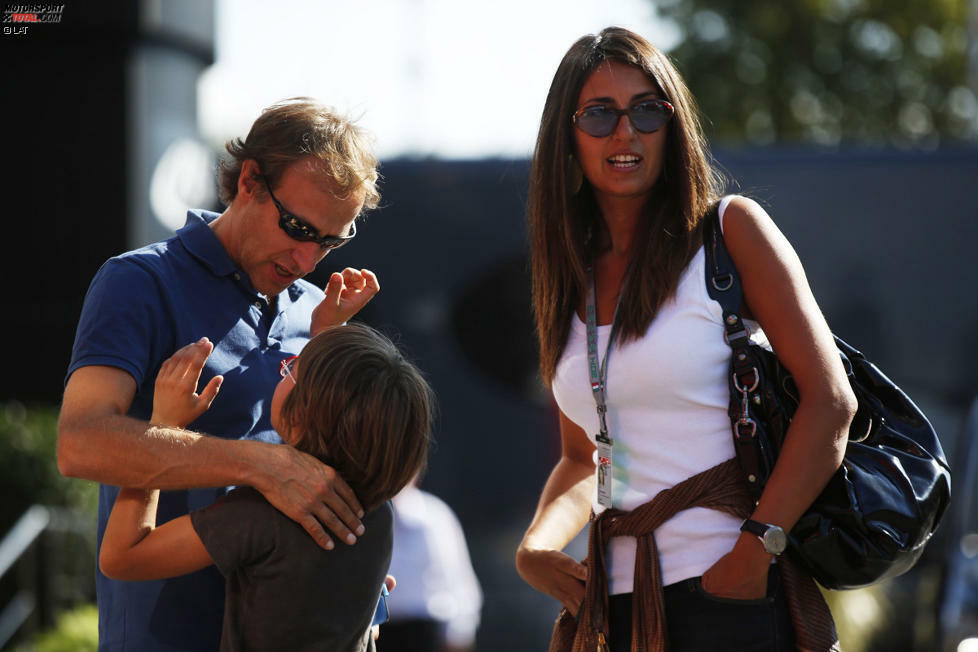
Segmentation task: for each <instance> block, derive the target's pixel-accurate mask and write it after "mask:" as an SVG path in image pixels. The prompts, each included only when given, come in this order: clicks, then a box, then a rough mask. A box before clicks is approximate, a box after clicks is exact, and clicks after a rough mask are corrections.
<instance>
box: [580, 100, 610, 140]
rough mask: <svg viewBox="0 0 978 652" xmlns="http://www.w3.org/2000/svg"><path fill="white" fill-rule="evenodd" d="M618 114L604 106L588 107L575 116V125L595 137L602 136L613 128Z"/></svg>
mask: <svg viewBox="0 0 978 652" xmlns="http://www.w3.org/2000/svg"><path fill="white" fill-rule="evenodd" d="M618 118H619V115H618V114H617V113H615V112H614V111H609V110H608V109H606V108H604V107H596V108H593V109H588V110H587V111H585V112H584V113H581V114H579V115H578V116H577V126H579V127H580V128H581V131H583V132H584V133H586V134H587V135H589V136H594V137H595V138H604V137H605V136H607V135H608V134H610V133H611V132H612V131H614V130H615V125H617V124H618Z"/></svg>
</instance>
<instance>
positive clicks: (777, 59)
mask: <svg viewBox="0 0 978 652" xmlns="http://www.w3.org/2000/svg"><path fill="white" fill-rule="evenodd" d="M18 6H23V5H15V4H12V3H6V4H5V5H4V8H5V13H4V18H5V22H4V23H3V34H2V36H0V53H2V57H3V59H2V60H3V62H4V64H5V68H6V70H7V71H8V72H7V74H6V75H5V79H4V90H3V102H2V109H0V111H2V114H0V115H2V116H3V122H2V124H3V125H6V128H5V129H4V131H3V136H2V141H0V142H2V151H3V158H4V170H5V173H4V174H3V177H2V179H3V181H2V187H3V190H4V192H3V201H2V204H0V206H2V207H3V208H2V209H3V212H4V214H5V215H6V218H5V219H4V234H3V236H2V237H0V247H2V254H3V255H2V258H0V260H2V261H3V270H4V278H6V279H7V282H8V283H9V284H10V287H9V288H8V291H9V292H11V295H9V301H7V302H6V303H5V307H4V308H3V319H2V328H3V331H2V333H3V341H4V342H5V346H4V352H3V355H4V358H5V362H4V365H3V368H4V371H5V373H4V374H2V376H0V495H2V498H0V536H3V537H4V538H3V539H2V543H0V573H2V577H0V647H6V648H10V649H44V650H58V649H65V650H69V649H70V650H76V649H86V648H87V649H92V648H90V646H91V645H92V641H93V632H94V622H95V621H94V618H95V617H94V613H93V609H92V608H91V606H88V605H90V604H91V603H92V602H93V601H94V588H93V584H94V583H93V573H94V569H93V555H94V552H93V549H92V548H93V543H92V538H93V533H94V495H95V490H94V485H92V484H91V483H86V482H81V481H69V480H66V479H64V478H62V477H61V476H60V475H59V474H58V472H57V468H56V466H55V462H54V441H55V423H56V418H57V409H58V403H59V400H60V395H61V392H62V389H63V380H64V379H63V375H64V371H65V369H66V368H67V364H68V359H69V356H70V351H71V343H72V338H73V336H74V327H75V324H76V321H77V318H78V316H79V313H80V310H81V305H82V301H83V298H84V294H85V291H86V289H87V287H88V283H89V281H90V279H91V277H92V276H93V274H94V273H95V271H96V270H97V269H98V267H99V266H100V265H101V263H102V262H103V261H104V260H105V259H107V258H108V257H110V256H113V255H115V254H118V253H120V252H122V251H124V250H127V249H130V248H133V247H136V246H140V245H142V244H146V243H148V242H152V241H155V240H158V239H162V238H165V237H168V236H169V235H171V234H172V233H173V231H174V230H175V229H176V228H179V226H182V224H183V221H184V215H185V211H186V209H187V207H190V206H193V207H207V208H213V209H218V210H219V205H218V204H217V195H216V190H215V184H214V172H215V165H216V161H217V158H218V157H219V156H220V155H221V153H222V151H223V144H224V142H225V141H227V140H228V139H229V138H232V137H235V136H244V135H245V134H246V133H247V130H248V128H249V127H250V125H251V123H252V121H253V120H254V119H255V117H257V115H258V114H259V113H260V111H261V109H262V108H263V107H265V106H267V105H269V104H271V103H273V102H275V101H276V100H279V99H282V98H285V97H290V96H296V95H310V96H314V97H316V98H318V99H321V100H323V101H325V102H326V103H329V104H333V105H334V106H336V107H337V108H338V109H340V110H341V111H343V112H347V113H349V114H351V115H353V116H357V117H358V118H359V121H360V123H361V124H362V125H363V126H365V127H367V128H368V129H369V130H371V131H372V132H373V133H374V134H375V136H376V150H377V152H378V154H379V155H380V157H381V161H382V168H381V172H382V174H383V177H384V179H383V184H382V187H381V190H382V193H383V197H384V199H383V208H382V209H381V210H379V211H376V212H374V213H372V214H371V215H369V216H368V218H367V220H366V221H365V222H364V224H363V225H362V226H361V228H360V233H359V236H358V238H357V245H356V246H354V247H348V248H344V249H342V250H340V251H337V252H336V253H334V254H332V255H330V256H329V257H327V258H326V259H325V261H324V262H323V263H322V265H321V266H320V268H319V269H318V270H317V271H316V272H315V274H314V278H313V280H314V282H318V283H320V284H322V283H323V282H324V281H325V279H326V278H327V277H328V275H329V273H330V272H332V271H334V270H337V269H342V268H343V267H345V266H347V265H353V266H356V267H368V268H370V269H373V270H374V271H376V272H377V273H378V275H379V277H380V279H381V283H382V287H383V292H382V293H381V295H380V296H378V298H377V299H376V300H374V301H373V302H372V303H371V304H370V305H369V306H368V308H367V309H366V310H365V311H364V313H363V314H362V318H363V320H365V321H367V322H369V323H371V324H373V325H374V326H376V327H378V328H380V329H382V330H384V331H385V332H387V333H388V334H390V335H392V336H393V337H394V338H395V339H396V340H397V341H398V342H399V343H400V344H401V346H402V347H403V348H404V349H405V350H406V351H407V352H408V353H409V355H410V356H411V357H412V358H414V359H415V360H416V361H417V363H418V364H419V366H420V367H421V368H423V369H424V370H425V371H426V372H427V374H428V375H429V378H430V379H431V381H432V384H433V385H434V387H435V389H436V391H437V392H438V396H439V402H440V415H439V420H438V423H437V425H436V439H437V444H436V447H435V449H434V450H433V454H432V457H431V464H430V469H429V471H428V474H427V476H426V477H425V478H424V479H423V481H422V487H423V488H424V489H426V490H427V491H429V492H431V493H432V494H435V495H436V496H438V497H440V498H441V499H442V500H443V501H445V502H446V503H447V504H448V505H449V506H450V507H451V508H452V509H453V510H454V511H455V513H456V514H457V515H458V518H459V520H460V522H461V525H462V527H463V530H464V533H465V536H466V538H467V541H468V545H469V550H470V553H471V558H472V564H473V566H474V568H475V572H476V575H477V576H478V578H479V582H480V583H481V586H482V591H483V594H484V605H483V608H482V613H481V625H480V627H479V629H478V633H477V638H476V644H475V647H476V648H477V649H479V650H499V649H508V650H512V651H513V652H517V651H520V650H540V649H545V646H546V645H547V641H548V640H549V633H550V629H551V626H552V621H553V618H554V617H555V616H556V613H557V610H558V609H557V605H556V603H555V602H553V601H552V600H550V599H549V598H547V597H545V596H542V595H539V594H537V593H535V592H534V591H533V590H532V589H530V588H529V586H527V585H526V584H524V583H523V582H522V581H521V580H520V578H519V577H518V575H517V574H516V571H515V569H514V566H513V555H514V551H515V549H516V546H517V544H518V542H519V540H520V538H521V536H522V533H523V530H524V528H525V527H526V525H527V524H528V523H529V521H530V518H531V517H532V514H533V511H534V508H535V504H536V500H537V497H538V495H539V491H540V489H541V488H542V486H543V483H544V481H545V479H546V477H547V475H548V473H549V471H550V469H551V468H552V466H553V464H554V463H555V462H556V459H557V457H558V454H559V437H558V433H557V427H556V418H555V408H554V407H553V404H552V402H551V399H550V398H549V396H548V394H547V393H546V392H545V391H544V389H543V388H542V386H541V384H540V381H539V377H538V375H537V372H536V353H535V341H534V334H533V326H532V320H531V315H530V303H529V290H528V280H529V277H528V270H527V262H526V253H527V246H526V238H525V228H524V204H525V199H526V192H527V175H528V170H529V157H530V156H531V154H532V150H533V146H534V141H535V137H536V129H537V126H538V121H539V116H540V113H541V111H542V108H543V102H544V99H545V96H546V93H547V90H548V88H549V85H550V80H551V77H552V75H553V72H554V71H555V70H556V66H557V64H558V62H559V60H560V58H561V56H562V55H563V54H564V52H565V51H566V50H567V48H568V47H569V46H570V44H571V43H572V42H573V41H574V40H575V39H576V38H577V37H579V36H580V35H582V34H585V33H590V32H596V31H598V30H600V29H601V28H603V27H605V26H607V25H610V24H617V25H622V26H624V27H628V28H630V29H633V30H635V31H638V32H640V33H642V34H644V35H646V36H647V37H648V38H649V39H650V40H652V41H653V42H654V43H656V44H657V45H658V46H659V47H661V48H662V49H664V50H667V51H668V52H670V54H671V55H672V56H673V58H674V60H675V61H676V63H677V66H678V67H679V69H680V71H681V72H682V73H683V75H684V76H685V78H686V81H687V83H688V85H689V86H690V88H691V89H692V91H693V93H694V95H695V96H696V97H697V99H698V101H699V103H700V107H701V109H702V110H703V113H704V114H705V117H706V120H705V127H706V130H707V133H708V136H709V138H710V140H711V142H712V144H713V150H714V155H715V157H716V159H717V161H718V162H719V164H720V165H721V166H722V167H723V168H724V169H725V170H726V171H727V173H728V175H729V176H730V178H731V179H732V180H733V183H731V186H730V190H731V191H735V192H741V193H744V194H748V195H750V196H752V197H754V198H756V199H758V200H759V201H760V202H761V203H762V204H763V205H764V206H766V207H767V209H768V210H769V212H770V213H771V214H772V216H773V217H774V218H775V220H776V221H777V222H778V224H779V225H780V226H781V228H782V229H783V231H784V232H785V233H786V235H787V236H788V238H789V239H790V240H791V241H792V243H793V244H794V245H795V247H796V249H797V250H798V252H799V255H800V256H801V259H802V261H803V263H804V264H805V267H806V270H807V272H808V275H809V280H810V282H811V284H812V287H813V289H814V291H815V295H816V298H817V299H818V300H819V303H820V305H821V307H822V309H823V311H824V312H825V314H826V315H827V317H828V320H829V323H830V325H831V326H832V328H833V330H835V332H836V333H838V334H839V335H840V336H842V337H843V338H845V339H846V340H848V341H850V342H852V343H853V344H855V345H856V346H857V347H859V348H861V349H862V350H863V351H864V352H865V353H866V354H867V355H868V357H870V359H873V360H874V361H876V362H877V364H878V365H879V366H880V367H881V368H883V369H884V370H885V371H886V372H887V373H888V375H890V376H891V377H892V378H893V379H894V380H895V381H896V382H897V383H898V384H900V385H901V386H902V387H903V388H904V389H905V390H906V391H907V392H908V393H909V394H910V395H911V396H912V397H913V398H914V399H915V401H916V402H917V403H918V404H919V405H920V406H921V407H922V408H923V410H924V412H925V413H926V414H928V416H929V417H930V418H931V420H932V421H933V423H934V425H935V427H936V429H937V431H938V432H939V433H940V435H941V438H942V441H943V443H944V447H945V451H946V452H947V454H948V457H949V458H950V459H951V461H952V468H953V471H954V483H955V485H954V490H955V496H954V502H953V504H952V510H951V511H952V513H951V514H949V515H948V517H947V518H946V519H945V522H944V524H943V525H942V526H941V528H940V529H939V531H938V533H937V535H936V536H935V538H934V540H933V541H932V543H931V544H930V546H929V547H928V549H927V552H926V554H925V556H924V558H923V559H922V561H921V562H920V564H919V565H918V566H917V567H916V568H915V569H914V570H913V571H911V572H910V573H908V574H907V575H905V576H903V577H900V578H896V579H895V580H891V581H889V582H886V583H883V584H880V585H877V586H874V587H871V588H869V589H862V590H858V591H849V592H842V593H833V594H832V595H831V596H830V600H831V601H832V604H833V611H834V613H835V616H836V619H837V621H838V624H839V627H840V630H841V634H842V641H843V643H844V645H845V646H846V649H849V650H962V652H964V651H966V650H969V649H976V648H975V647H969V646H978V639H976V638H974V637H978V522H976V521H978V517H976V509H975V507H974V505H973V502H972V500H973V493H974V491H975V488H976V482H978V481H976V470H978V447H976V446H975V444H974V441H975V439H976V438H978V413H976V412H973V411H972V410H973V408H972V405H973V401H974V399H975V396H976V395H978V339H976V336H978V301H976V297H978V295H976V291H975V287H976V286H978V266H976V265H975V243H976V242H978V202H976V200H975V196H974V195H973V194H972V193H973V192H974V189H975V186H976V182H978V0H932V1H930V2H926V3H923V2H917V1H914V0H810V1H806V2H802V1H800V0H788V1H784V0H757V1H750V2H747V1H744V0H666V1H662V2H652V1H651V0H618V1H616V2H615V3H603V2H584V1H571V0H563V1H560V0H539V1H535V2H525V1H524V2H518V1H517V0H496V1H495V2H492V3H468V2H458V1H457V0H456V1H451V0H401V1H398V0H373V1H371V2H369V3H352V2H338V1H336V0H324V1H322V2H313V1H312V0H280V1H279V2H276V3H274V5H273V4H272V3H268V2H258V1H257V0H237V1H235V0H105V1H103V2H100V3H88V2H80V1H75V2H68V3H66V4H63V5H37V7H41V8H42V9H43V11H42V12H41V13H42V14H44V15H47V16H50V17H52V18H51V19H49V20H46V21H45V22H36V23H34V22H31V23H22V22H17V23H15V22H13V21H12V20H11V19H10V15H11V13H12V12H16V11H20V9H18ZM32 6H33V5H31V6H28V8H30V7H32ZM59 7H60V10H59V9H58V8H59ZM55 17H56V18H57V20H54V18H55ZM969 411H971V412H970V414H971V417H970V421H969ZM571 548H572V552H573V554H576V555H577V556H583V555H584V552H585V551H584V546H583V544H582V543H581V541H577V542H575V543H574V544H572V546H571ZM962 641H963V642H962Z"/></svg>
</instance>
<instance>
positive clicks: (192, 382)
mask: <svg viewBox="0 0 978 652" xmlns="http://www.w3.org/2000/svg"><path fill="white" fill-rule="evenodd" d="M213 349H214V345H213V344H212V343H211V342H210V341H209V340H208V339H207V338H206V337H202V338H200V339H199V340H198V341H196V342H194V343H193V344H188V345H187V346H185V347H183V348H182V349H180V350H179V351H177V352H176V353H174V354H173V355H172V356H170V357H169V358H167V359H166V360H165V361H164V362H163V364H162V365H161V366H160V373H159V374H157V376H156V390H155V393H154V394H153V416H151V417H150V423H155V424H157V425H161V426H177V427H180V428H182V427H184V426H186V425H187V424H188V423H190V422H192V421H193V420H194V419H196V418H197V417H199V416H200V415H202V414H203V413H204V412H206V411H207V408H209V407H210V406H211V403H213V402H214V398H215V397H216V396H217V392H218V391H219V390H220V389H221V383H222V382H224V377H223V376H214V377H213V378H211V379H210V381H209V382H208V383H207V386H206V387H204V389H203V391H202V392H201V393H200V394H198V393H197V383H198V381H200V372H201V370H202V369H203V368H204V362H205V361H206V360H207V356H209V355H210V354H211V351H212V350H213Z"/></svg>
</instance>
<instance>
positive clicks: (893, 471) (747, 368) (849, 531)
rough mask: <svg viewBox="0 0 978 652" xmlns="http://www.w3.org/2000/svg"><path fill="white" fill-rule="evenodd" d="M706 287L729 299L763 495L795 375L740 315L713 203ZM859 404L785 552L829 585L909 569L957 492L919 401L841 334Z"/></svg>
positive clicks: (740, 406) (735, 388)
mask: <svg viewBox="0 0 978 652" xmlns="http://www.w3.org/2000/svg"><path fill="white" fill-rule="evenodd" d="M703 228H704V231H703V239H704V244H705V247H706V288H707V291H708V292H709V294H710V296H711V297H712V298H713V299H715V300H716V301H717V302H719V303H720V305H721V306H722V307H723V319H724V328H725V333H724V339H725V340H726V341H727V344H729V345H730V348H731V357H730V373H729V384H730V407H729V409H728V413H729V415H730V421H731V423H732V425H733V440H734V448H735V449H736V452H737V459H738V461H739V462H740V465H741V467H742V468H743V470H744V473H745V475H746V478H747V484H748V487H749V488H750V491H751V495H752V497H753V498H754V500H755V501H756V500H758V499H759V497H760V495H761V491H762V490H763V489H764V485H765V483H766V482H767V479H768V477H769V476H770V474H771V470H772V469H773V468H774V463H775V461H776V460H777V457H778V453H779V451H780V448H781V442H782V441H783V440H784V436H785V434H786V433H787V431H788V425H789V424H790V423H791V418H792V416H793V415H794V413H795V409H796V408H797V407H798V398H799V397H798V390H797V387H796V386H795V383H794V380H793V379H792V377H791V373H790V372H789V371H788V370H787V369H786V368H785V367H783V366H782V365H781V363H780V361H779V360H778V358H777V356H776V355H775V354H774V353H772V352H771V351H769V350H767V349H765V348H763V347H760V346H757V345H756V344H753V343H751V341H750V339H749V335H750V333H749V331H748V329H747V327H746V326H745V325H744V323H743V320H742V319H741V316H740V312H741V310H742V306H743V289H742V287H741V283H740V278H739V276H738V274H737V269H736V268H735V267H734V264H733V261H732V260H731V258H730V255H729V254H728V252H727V249H726V246H725V245H724V242H723V234H722V233H721V231H720V223H719V217H718V214H717V211H716V209H715V208H714V210H713V212H712V213H711V215H710V216H709V217H708V218H707V220H706V223H705V224H704V227H703ZM835 342H836V345H837V346H838V348H839V353H840V355H841V356H842V362H843V364H844V366H845V368H846V373H847V374H848V377H849V382H850V383H851V384H852V390H853V392H855V394H856V398H857V399H858V402H859V409H858V410H857V412H856V416H855V418H854V419H853V421H852V425H851V427H850V429H849V443H848V445H847V447H846V454H845V459H844V460H843V462H842V466H841V467H840V468H839V470H838V471H837V472H836V473H835V475H833V476H832V479H831V480H829V483H828V485H827V486H826V487H825V490H824V491H822V493H821V494H820V495H819V497H818V498H817V499H816V500H815V502H814V504H812V506H811V507H810V508H809V509H808V511H807V512H806V513H805V514H804V515H803V516H802V517H801V519H799V521H798V523H797V524H796V525H795V526H794V528H792V530H791V532H790V533H789V535H788V551H787V552H788V554H789V555H791V556H792V558H793V559H795V560H796V561H797V562H799V563H800V564H801V565H802V566H804V567H805V568H806V569H807V570H808V571H809V572H810V573H811V575H812V577H814V578H815V580H817V581H818V583H819V584H821V585H822V586H824V587H826V588H829V589H852V588H857V587H860V586H866V585H868V584H872V583H874V582H878V581H880V580H883V579H886V578H888V577H894V576H896V575H899V574H901V573H904V572H906V571H907V570H908V569H910V567H911V566H913V565H914V563H915V562H916V561H917V559H918V558H919V557H920V554H921V553H922V552H923V549H924V544H926V543H927V541H928V539H930V537H931V534H933V532H934V530H935V529H936V528H937V525H938V523H939V522H940V520H941V517H942V516H943V514H944V511H945V509H946V507H947V505H948V502H949V501H950V498H951V473H950V469H949V468H948V464H947V461H946V459H945V458H944V451H943V450H942V449H941V444H940V441H939V440H938V438H937V433H936V432H935V431H934V429H933V428H932V427H931V425H930V422H929V421H928V420H927V417H926V416H924V414H923V412H921V411H920V409H918V408H917V406H916V405H914V403H913V401H911V400H910V398H909V397H908V396H907V395H906V394H904V393H903V391H902V390H901V389H900V388H899V387H897V386H896V385H895V384H894V383H893V381H891V380H890V379H889V378H887V377H886V376H885V375H884V374H883V372H881V371H880V370H879V369H877V368H876V366H875V365H874V364H873V363H871V362H870V361H869V360H867V359H866V358H865V357H864V356H863V354H862V353H860V352H859V351H857V350H856V349H854V348H852V347H851V346H849V345H848V344H846V343H845V342H843V341H842V340H841V339H839V338H838V337H836V338H835Z"/></svg>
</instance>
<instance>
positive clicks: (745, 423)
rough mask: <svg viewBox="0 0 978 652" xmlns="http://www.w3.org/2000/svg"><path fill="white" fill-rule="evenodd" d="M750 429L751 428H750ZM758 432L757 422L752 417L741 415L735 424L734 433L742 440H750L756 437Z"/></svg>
mask: <svg viewBox="0 0 978 652" xmlns="http://www.w3.org/2000/svg"><path fill="white" fill-rule="evenodd" d="M748 429H749V430H748ZM756 434H757V422H756V421H754V420H753V419H751V418H750V417H741V418H739V419H737V423H736V424H735V425H734V435H736V437H737V439H738V440H740V441H748V440H751V439H753V438H754V436H755V435H756Z"/></svg>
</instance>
